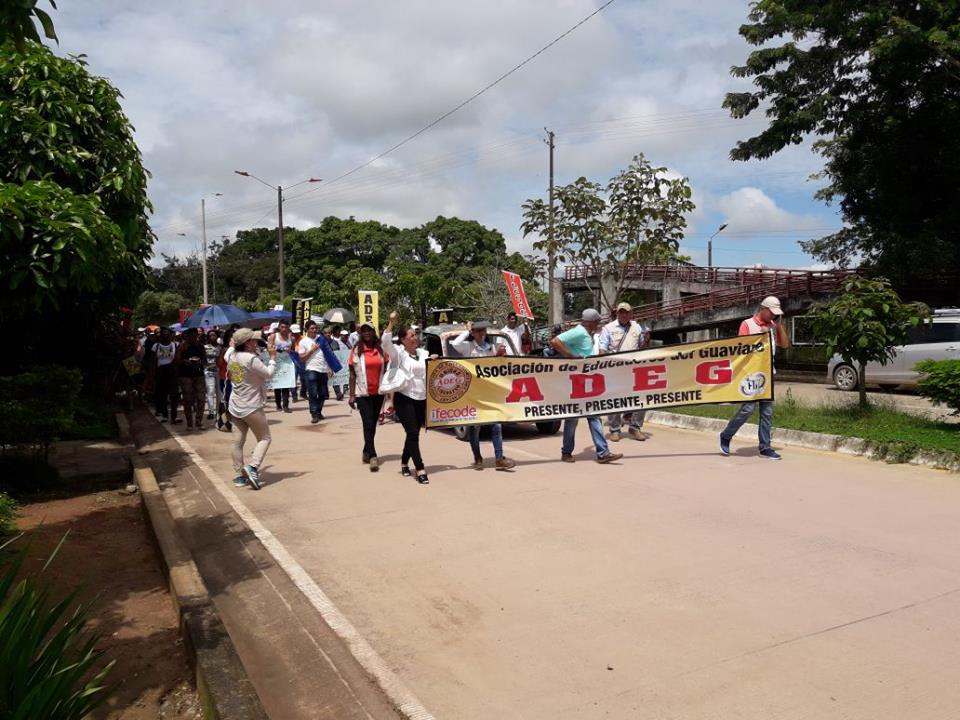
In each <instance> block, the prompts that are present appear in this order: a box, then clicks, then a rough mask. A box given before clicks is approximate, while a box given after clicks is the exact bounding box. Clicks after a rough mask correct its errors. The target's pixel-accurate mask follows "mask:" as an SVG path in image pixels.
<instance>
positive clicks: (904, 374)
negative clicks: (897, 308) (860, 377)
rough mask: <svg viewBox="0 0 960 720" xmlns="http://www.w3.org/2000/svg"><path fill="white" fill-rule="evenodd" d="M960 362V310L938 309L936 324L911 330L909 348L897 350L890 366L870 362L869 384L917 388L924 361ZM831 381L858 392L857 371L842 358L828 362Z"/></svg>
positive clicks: (841, 388) (906, 346)
mask: <svg viewBox="0 0 960 720" xmlns="http://www.w3.org/2000/svg"><path fill="white" fill-rule="evenodd" d="M957 359H960V308H952V309H948V310H936V311H934V314H933V322H932V323H929V324H924V325H922V326H920V327H916V328H911V329H910V331H909V337H908V340H907V344H906V345H900V346H898V347H897V348H895V349H894V356H893V359H892V360H890V361H888V362H887V364H886V365H881V364H880V363H867V366H866V368H865V370H866V373H865V374H866V378H865V380H866V384H867V385H879V386H880V387H881V388H883V389H884V390H893V389H894V388H896V387H898V386H900V385H909V386H916V384H917V380H918V379H919V374H918V373H917V372H916V371H915V370H914V369H913V368H914V366H915V365H916V364H917V363H918V362H920V361H921V360H957ZM827 379H828V380H829V381H831V382H833V384H834V385H836V386H837V387H838V388H839V389H840V390H856V389H857V368H856V367H854V366H853V365H852V364H850V363H848V362H846V361H845V360H844V359H843V358H841V357H840V356H839V355H834V356H833V357H832V358H830V362H829V363H827Z"/></svg>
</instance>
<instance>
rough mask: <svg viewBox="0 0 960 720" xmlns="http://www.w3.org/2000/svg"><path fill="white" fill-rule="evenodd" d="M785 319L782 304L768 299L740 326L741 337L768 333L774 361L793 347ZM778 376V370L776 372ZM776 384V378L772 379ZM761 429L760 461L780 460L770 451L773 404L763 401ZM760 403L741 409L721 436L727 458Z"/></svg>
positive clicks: (746, 404) (773, 299) (775, 299)
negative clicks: (733, 442) (785, 349)
mask: <svg viewBox="0 0 960 720" xmlns="http://www.w3.org/2000/svg"><path fill="white" fill-rule="evenodd" d="M782 317H783V309H782V308H781V307H780V301H779V300H778V299H777V298H775V297H773V296H772V295H771V296H770V297H766V298H764V299H763V302H762V303H760V308H759V309H758V310H757V312H756V314H755V315H754V316H753V317H749V318H747V319H746V320H744V321H743V322H742V323H740V332H739V333H738V334H739V335H758V334H760V333H767V337H768V338H769V341H770V352H772V353H773V355H774V357H776V354H777V347H782V348H787V347H790V338H789V337H787V330H786V328H784V327H783V323H782V322H780V320H781V318H782ZM774 372H776V370H774ZM770 382H773V378H770ZM757 402H759V404H760V429H759V432H758V435H759V439H760V457H763V458H766V459H767V460H779V459H780V453H778V452H777V451H776V450H774V449H773V448H772V447H770V441H771V436H772V435H773V400H760V401H757ZM757 402H745V403H743V404H742V405H741V406H740V409H739V410H738V411H737V414H736V415H734V416H733V418H731V420H730V422H729V423H727V426H726V427H725V428H724V429H723V432H721V433H720V452H721V453H723V454H724V455H729V454H730V441H731V440H732V439H733V436H734V435H736V434H737V431H738V430H739V429H740V427H741V426H742V425H743V424H744V423H745V422H746V421H747V418H749V417H750V416H751V415H752V414H753V411H754V409H755V408H756V407H757Z"/></svg>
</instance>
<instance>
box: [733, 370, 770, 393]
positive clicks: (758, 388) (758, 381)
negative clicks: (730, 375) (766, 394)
mask: <svg viewBox="0 0 960 720" xmlns="http://www.w3.org/2000/svg"><path fill="white" fill-rule="evenodd" d="M766 386H767V375H766V373H762V372H758V373H754V374H753V375H747V377H745V378H744V379H743V380H741V381H740V394H741V395H743V396H745V397H753V396H755V395H759V394H760V393H762V392H763V389H764V388H765V387H766Z"/></svg>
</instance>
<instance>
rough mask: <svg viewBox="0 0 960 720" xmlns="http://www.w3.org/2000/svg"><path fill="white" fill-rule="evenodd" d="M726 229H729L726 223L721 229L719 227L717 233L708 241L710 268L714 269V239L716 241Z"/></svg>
mask: <svg viewBox="0 0 960 720" xmlns="http://www.w3.org/2000/svg"><path fill="white" fill-rule="evenodd" d="M726 227H727V224H726V223H724V224H723V225H721V226H720V227H718V228H717V231H716V232H715V233H714V234H713V235H711V236H710V239H709V240H707V267H708V268H712V267H713V239H714V238H715V237H716V236H717V235H719V234H720V233H722V232H723V231H724V230H725V229H726Z"/></svg>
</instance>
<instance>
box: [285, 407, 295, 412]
mask: <svg viewBox="0 0 960 720" xmlns="http://www.w3.org/2000/svg"><path fill="white" fill-rule="evenodd" d="M283 411H284V412H285V413H292V412H293V410H291V409H290V408H288V407H285V408H284V409H283Z"/></svg>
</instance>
